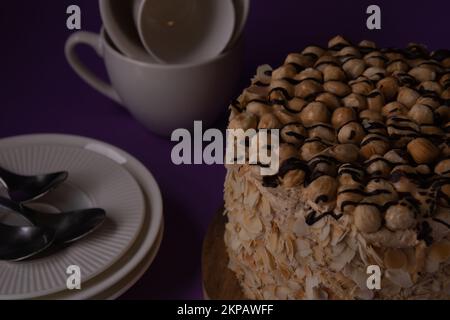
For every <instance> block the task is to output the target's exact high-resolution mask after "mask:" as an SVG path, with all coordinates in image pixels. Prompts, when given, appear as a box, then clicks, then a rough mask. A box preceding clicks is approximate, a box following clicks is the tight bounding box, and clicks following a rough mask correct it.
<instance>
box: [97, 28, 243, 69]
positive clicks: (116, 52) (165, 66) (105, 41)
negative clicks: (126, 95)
mask: <svg viewBox="0 0 450 320" xmlns="http://www.w3.org/2000/svg"><path fill="white" fill-rule="evenodd" d="M100 38H101V39H102V42H103V44H104V46H106V47H107V49H108V50H109V51H110V52H111V53H112V54H113V55H114V56H116V57H118V58H120V59H122V60H125V61H127V62H129V63H133V64H137V65H141V66H147V67H149V66H150V67H153V68H156V69H183V68H193V67H200V66H205V65H208V64H212V63H214V62H217V61H219V60H222V59H223V58H225V57H226V56H228V55H230V54H232V53H233V52H234V51H235V50H236V49H237V48H238V47H239V46H240V45H241V41H242V38H243V35H241V37H240V38H239V40H238V41H237V42H236V43H235V45H234V46H233V47H231V48H228V49H226V50H225V51H224V52H222V53H221V54H220V55H218V56H216V57H214V58H211V59H208V60H205V61H201V62H192V63H178V64H163V63H157V62H146V61H140V60H136V59H132V58H130V57H127V56H126V55H124V54H123V53H122V52H120V51H119V50H118V49H116V48H115V47H114V45H113V44H112V43H113V42H112V39H111V37H110V36H109V34H108V32H107V31H106V29H105V27H104V26H102V29H101V31H100Z"/></svg>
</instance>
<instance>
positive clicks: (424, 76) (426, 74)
mask: <svg viewBox="0 0 450 320" xmlns="http://www.w3.org/2000/svg"><path fill="white" fill-rule="evenodd" d="M408 74H409V75H411V76H413V77H414V78H416V80H417V81H419V82H424V81H434V80H436V72H435V71H434V70H432V69H430V68H427V67H415V68H413V69H411V70H410V71H409V72H408Z"/></svg>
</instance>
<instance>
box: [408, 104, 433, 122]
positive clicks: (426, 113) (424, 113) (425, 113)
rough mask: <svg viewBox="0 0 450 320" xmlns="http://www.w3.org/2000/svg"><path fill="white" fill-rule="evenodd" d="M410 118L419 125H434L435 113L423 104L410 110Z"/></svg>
mask: <svg viewBox="0 0 450 320" xmlns="http://www.w3.org/2000/svg"><path fill="white" fill-rule="evenodd" d="M408 116H409V117H410V118H411V119H412V120H413V121H414V122H415V123H417V124H433V123H434V113H433V110H431V108H430V107H428V106H425V105H423V104H416V105H414V106H413V107H412V108H411V110H409V113H408Z"/></svg>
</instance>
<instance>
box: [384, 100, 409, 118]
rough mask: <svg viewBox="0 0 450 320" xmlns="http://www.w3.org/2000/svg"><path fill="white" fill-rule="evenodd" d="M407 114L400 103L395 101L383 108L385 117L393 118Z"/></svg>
mask: <svg viewBox="0 0 450 320" xmlns="http://www.w3.org/2000/svg"><path fill="white" fill-rule="evenodd" d="M406 113H407V109H406V108H405V106H404V105H403V104H401V103H400V102H397V101H394V102H390V103H388V104H387V105H385V106H384V107H383V109H382V110H381V114H382V115H383V116H384V117H392V116H395V115H403V114H406Z"/></svg>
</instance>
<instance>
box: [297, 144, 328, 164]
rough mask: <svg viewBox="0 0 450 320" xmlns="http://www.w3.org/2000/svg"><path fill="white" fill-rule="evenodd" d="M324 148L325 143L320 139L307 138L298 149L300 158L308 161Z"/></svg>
mask: <svg viewBox="0 0 450 320" xmlns="http://www.w3.org/2000/svg"><path fill="white" fill-rule="evenodd" d="M326 148H327V147H326V145H325V144H323V143H322V142H321V141H320V140H311V141H308V140H307V141H306V142H305V143H304V144H303V146H302V147H301V149H300V154H301V158H302V159H303V160H305V161H309V160H311V159H312V158H314V157H315V156H316V155H318V154H319V153H321V152H322V151H323V150H325V149H326Z"/></svg>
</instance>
